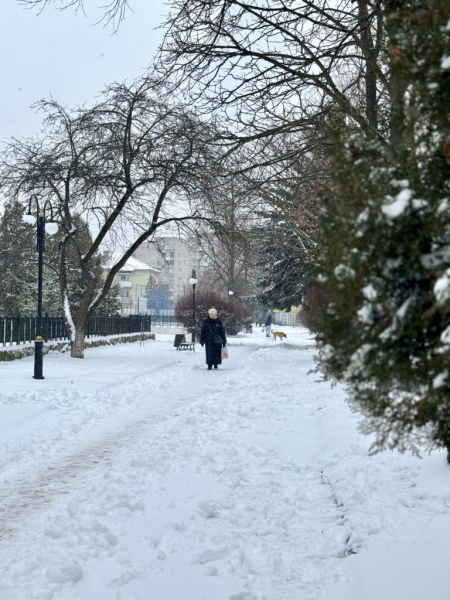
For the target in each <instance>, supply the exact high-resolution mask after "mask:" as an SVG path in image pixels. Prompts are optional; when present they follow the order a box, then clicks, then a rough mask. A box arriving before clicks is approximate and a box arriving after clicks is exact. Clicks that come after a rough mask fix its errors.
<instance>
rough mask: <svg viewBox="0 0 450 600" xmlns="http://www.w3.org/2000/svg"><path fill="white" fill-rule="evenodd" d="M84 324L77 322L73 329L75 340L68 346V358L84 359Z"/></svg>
mask: <svg viewBox="0 0 450 600" xmlns="http://www.w3.org/2000/svg"><path fill="white" fill-rule="evenodd" d="M85 325H86V322H84V323H80V321H79V320H78V321H77V326H76V327H75V339H74V340H73V341H72V342H71V344H70V356H71V357H72V358H84V338H85V330H84V328H85Z"/></svg>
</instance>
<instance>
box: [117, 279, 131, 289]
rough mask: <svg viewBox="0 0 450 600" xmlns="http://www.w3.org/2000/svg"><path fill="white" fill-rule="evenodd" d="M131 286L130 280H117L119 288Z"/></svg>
mask: <svg viewBox="0 0 450 600" xmlns="http://www.w3.org/2000/svg"><path fill="white" fill-rule="evenodd" d="M132 286H133V284H132V283H131V281H119V287H120V288H131V287H132Z"/></svg>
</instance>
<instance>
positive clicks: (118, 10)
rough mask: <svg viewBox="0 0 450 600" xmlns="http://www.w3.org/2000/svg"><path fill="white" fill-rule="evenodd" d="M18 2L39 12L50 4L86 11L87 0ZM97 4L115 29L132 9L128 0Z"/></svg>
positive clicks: (24, 0) (58, 7)
mask: <svg viewBox="0 0 450 600" xmlns="http://www.w3.org/2000/svg"><path fill="white" fill-rule="evenodd" d="M17 2H18V4H20V5H21V6H24V7H25V8H28V9H33V8H36V9H37V10H38V11H39V12H41V11H43V10H44V9H45V8H47V7H49V6H56V8H57V10H66V9H68V8H73V9H74V10H75V12H79V11H82V12H85V5H86V0H17ZM88 3H89V4H91V5H92V4H94V2H93V1H92V0H88ZM95 4H96V6H95V7H96V8H97V7H99V8H101V9H102V10H103V18H102V21H103V23H104V24H105V25H112V27H113V29H114V30H117V29H118V27H119V25H120V23H121V22H122V21H123V19H124V18H125V15H126V13H127V10H130V9H131V6H130V3H129V2H128V0H110V2H109V3H107V4H98V3H95Z"/></svg>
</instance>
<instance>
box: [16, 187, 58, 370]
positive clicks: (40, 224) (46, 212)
mask: <svg viewBox="0 0 450 600" xmlns="http://www.w3.org/2000/svg"><path fill="white" fill-rule="evenodd" d="M33 202H34V204H35V209H36V216H37V225H36V233H37V255H38V312H37V324H36V338H35V340H34V375H33V377H34V379H44V376H43V374H42V367H43V345H44V340H43V338H42V269H43V262H44V252H45V232H47V233H48V234H49V235H54V234H55V233H56V232H57V231H58V225H57V224H56V223H55V222H54V221H53V207H52V205H51V203H50V201H49V200H46V202H45V203H44V205H43V206H39V201H38V198H37V196H35V195H33V196H31V198H30V200H29V202H28V212H27V213H26V214H25V215H23V220H24V221H25V223H28V224H29V225H34V224H35V223H36V217H35V216H34V215H33V214H31V209H32V205H33ZM48 216H49V217H50V218H49V219H48V222H46V219H47V218H48Z"/></svg>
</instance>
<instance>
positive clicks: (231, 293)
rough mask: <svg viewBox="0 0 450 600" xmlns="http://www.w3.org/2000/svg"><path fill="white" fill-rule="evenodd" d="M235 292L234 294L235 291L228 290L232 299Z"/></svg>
mask: <svg viewBox="0 0 450 600" xmlns="http://www.w3.org/2000/svg"><path fill="white" fill-rule="evenodd" d="M233 294H234V292H232V291H231V290H230V291H229V292H228V295H229V296H230V300H233Z"/></svg>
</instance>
